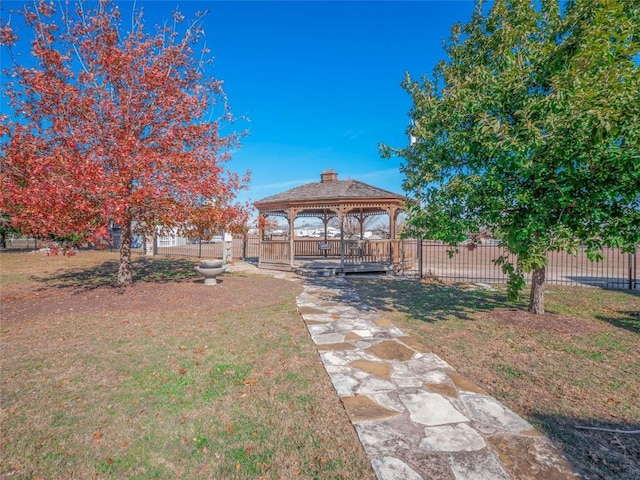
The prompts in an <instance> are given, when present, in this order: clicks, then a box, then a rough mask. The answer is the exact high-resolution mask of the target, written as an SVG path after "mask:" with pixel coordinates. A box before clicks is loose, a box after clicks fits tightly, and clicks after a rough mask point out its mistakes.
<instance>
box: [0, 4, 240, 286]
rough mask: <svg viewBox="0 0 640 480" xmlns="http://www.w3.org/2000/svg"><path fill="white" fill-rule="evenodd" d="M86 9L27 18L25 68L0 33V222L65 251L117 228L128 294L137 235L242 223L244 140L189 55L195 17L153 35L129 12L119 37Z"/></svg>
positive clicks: (8, 35) (13, 36) (38, 10)
mask: <svg viewBox="0 0 640 480" xmlns="http://www.w3.org/2000/svg"><path fill="white" fill-rule="evenodd" d="M59 5H62V8H67V7H64V4H62V3H60V4H59ZM84 5H86V4H85V3H84V2H78V3H77V4H76V5H75V10H73V11H71V10H64V11H56V9H55V8H54V5H53V2H51V3H46V2H45V1H41V2H40V3H39V4H38V5H36V6H35V7H32V8H28V7H25V9H24V10H23V11H22V12H20V13H21V14H22V17H23V18H24V29H26V30H27V31H30V32H31V31H32V32H33V39H32V44H31V56H30V57H29V58H23V57H22V56H20V55H18V53H17V52H16V51H15V50H16V46H17V42H18V36H17V33H19V32H18V31H17V28H15V25H12V24H11V21H9V22H3V23H2V24H0V42H1V44H2V45H3V46H4V47H5V52H6V53H7V54H8V57H7V58H10V59H11V67H10V68H9V69H7V70H5V71H4V73H3V74H4V75H5V76H6V77H7V78H9V79H10V81H9V82H8V83H7V88H6V90H7V92H6V93H7V95H8V98H9V100H10V104H11V107H12V112H11V115H10V116H8V115H4V116H3V118H2V122H1V124H2V126H1V127H0V128H1V130H0V135H1V136H2V137H1V138H2V142H1V143H0V149H1V150H0V155H1V157H0V161H1V162H2V163H1V164H0V181H1V188H2V196H1V198H0V212H2V213H3V214H5V215H8V216H9V218H11V222H12V226H13V227H16V228H19V229H20V230H21V231H22V232H24V233H28V234H31V235H34V236H37V237H41V238H55V239H58V240H63V243H64V241H65V240H66V241H67V242H71V243H79V242H82V243H85V242H88V243H93V244H99V243H100V242H101V241H103V240H104V238H105V236H106V234H107V231H106V229H107V226H108V225H109V224H110V223H111V222H113V223H115V224H117V225H119V226H121V227H122V230H121V232H122V236H121V248H120V268H119V272H118V278H117V283H118V284H121V285H122V284H129V283H131V282H132V272H131V239H132V235H134V234H140V235H146V236H152V235H153V234H154V232H156V230H157V229H164V230H173V231H189V232H190V234H193V233H194V228H195V229H197V230H198V231H199V230H202V231H205V230H209V231H217V230H219V229H221V228H225V229H229V230H233V229H234V228H238V227H239V226H241V225H244V224H245V223H246V221H247V208H246V206H245V205H241V204H239V203H238V202H237V193H238V191H239V190H240V189H242V188H245V187H246V185H247V183H248V179H249V177H248V175H249V173H248V172H247V173H246V174H244V175H242V176H240V175H238V174H236V173H234V172H233V171H231V170H230V169H229V168H228V161H229V160H230V151H231V150H232V149H233V148H236V147H237V145H238V138H239V134H236V133H230V134H223V133H222V128H223V127H225V126H227V125H228V124H229V123H231V122H232V121H233V118H232V116H231V113H230V110H229V108H228V105H227V103H226V99H225V96H224V92H223V90H222V82H221V81H220V80H216V79H215V78H212V77H210V76H208V75H207V74H206V66H207V64H208V63H209V60H204V59H205V58H208V56H207V53H208V51H207V50H206V48H198V47H199V45H200V44H201V43H202V35H203V30H202V21H203V15H204V14H197V15H196V19H195V20H193V21H192V22H190V23H187V22H184V17H183V16H182V15H181V14H180V13H179V12H173V13H172V19H171V21H169V22H167V23H166V24H165V25H163V26H160V27H156V28H155V29H154V31H153V32H152V33H149V32H147V30H145V25H144V23H143V18H142V12H141V11H139V12H133V15H132V20H131V29H130V31H127V32H125V31H124V30H125V29H124V28H123V27H122V25H121V19H120V12H119V9H118V7H117V6H116V5H114V4H113V3H112V2H108V1H105V0H102V1H100V2H99V3H98V4H97V6H96V7H95V9H92V10H85V9H84ZM14 23H15V22H14Z"/></svg>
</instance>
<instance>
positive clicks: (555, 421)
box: [530, 412, 640, 480]
mask: <svg viewBox="0 0 640 480" xmlns="http://www.w3.org/2000/svg"><path fill="white" fill-rule="evenodd" d="M530 420H531V421H532V423H533V424H534V425H535V426H536V427H538V429H540V430H541V431H543V432H544V433H545V434H546V435H547V436H548V437H549V438H550V439H551V440H552V441H553V443H554V444H555V445H556V447H558V448H559V449H560V450H561V451H562V452H563V453H564V455H565V458H567V460H569V462H570V463H571V464H573V466H574V467H575V468H576V469H577V470H578V471H579V472H580V473H581V474H582V475H584V476H585V477H586V478H602V479H605V478H617V479H620V480H632V479H634V480H635V479H637V478H640V435H638V433H637V432H638V431H640V423H638V422H632V423H625V422H611V421H603V420H598V419H591V418H577V417H568V416H563V415H551V414H549V413H546V412H536V413H533V414H532V415H530ZM585 426H586V427H595V428H599V429H605V430H614V431H603V430H591V429H581V428H577V427H585ZM616 431H626V432H628V431H634V432H636V433H635V434H631V433H618V432H616Z"/></svg>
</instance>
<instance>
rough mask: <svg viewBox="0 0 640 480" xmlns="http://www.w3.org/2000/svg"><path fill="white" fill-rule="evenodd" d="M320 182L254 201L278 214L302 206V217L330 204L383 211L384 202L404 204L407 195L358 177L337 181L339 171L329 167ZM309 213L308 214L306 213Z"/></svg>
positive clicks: (260, 209)
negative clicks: (357, 178) (379, 186)
mask: <svg viewBox="0 0 640 480" xmlns="http://www.w3.org/2000/svg"><path fill="white" fill-rule="evenodd" d="M320 178H321V180H320V181H319V182H312V183H307V184H305V185H301V186H299V187H295V188H292V189H290V190H286V191H284V192H282V193H278V194H276V195H272V196H270V197H266V198H263V199H262V200H258V201H257V202H255V206H256V207H257V208H258V210H259V211H261V212H264V213H267V212H270V213H275V212H276V211H277V210H280V209H286V208H290V207H302V210H301V211H300V212H299V214H300V215H301V216H306V215H317V214H318V213H320V212H322V211H325V212H326V208H327V207H336V206H343V207H344V206H347V205H350V206H351V207H355V208H356V209H358V207H360V208H359V209H360V210H361V211H363V210H368V211H370V212H371V211H380V206H381V205H395V206H400V205H403V204H404V203H405V202H406V200H407V198H406V197H404V196H402V195H398V194H397V193H393V192H389V191H388V190H383V189H381V188H378V187H374V186H373V185H369V184H367V183H363V182H359V181H357V180H338V174H337V173H336V172H335V171H334V170H332V169H327V170H325V171H324V172H322V174H321V175H320ZM305 214H306V215H305Z"/></svg>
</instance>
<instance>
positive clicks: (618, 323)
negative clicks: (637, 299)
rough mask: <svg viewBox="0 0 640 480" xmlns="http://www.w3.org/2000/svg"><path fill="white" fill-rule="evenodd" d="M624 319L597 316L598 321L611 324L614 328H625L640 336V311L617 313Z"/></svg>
mask: <svg viewBox="0 0 640 480" xmlns="http://www.w3.org/2000/svg"><path fill="white" fill-rule="evenodd" d="M616 313H619V314H620V315H624V317H608V316H605V315H595V317H596V318H597V319H598V320H601V321H603V322H607V323H610V324H611V325H613V326H614V327H618V328H623V329H625V330H628V331H629V332H632V333H635V334H638V335H640V311H617V312H616Z"/></svg>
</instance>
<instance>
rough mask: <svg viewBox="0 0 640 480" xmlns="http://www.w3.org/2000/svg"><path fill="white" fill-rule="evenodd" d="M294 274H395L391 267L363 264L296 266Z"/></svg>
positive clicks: (328, 275)
mask: <svg viewBox="0 0 640 480" xmlns="http://www.w3.org/2000/svg"><path fill="white" fill-rule="evenodd" d="M294 272H295V273H296V274H297V275H300V276H302V277H332V276H335V275H354V274H373V273H377V274H383V275H387V274H392V273H394V272H395V269H394V267H393V265H388V264H384V263H363V264H354V265H349V264H346V265H344V267H341V266H339V265H337V266H336V265H324V266H323V265H320V266H316V265H304V266H296V267H295V268H294Z"/></svg>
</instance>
